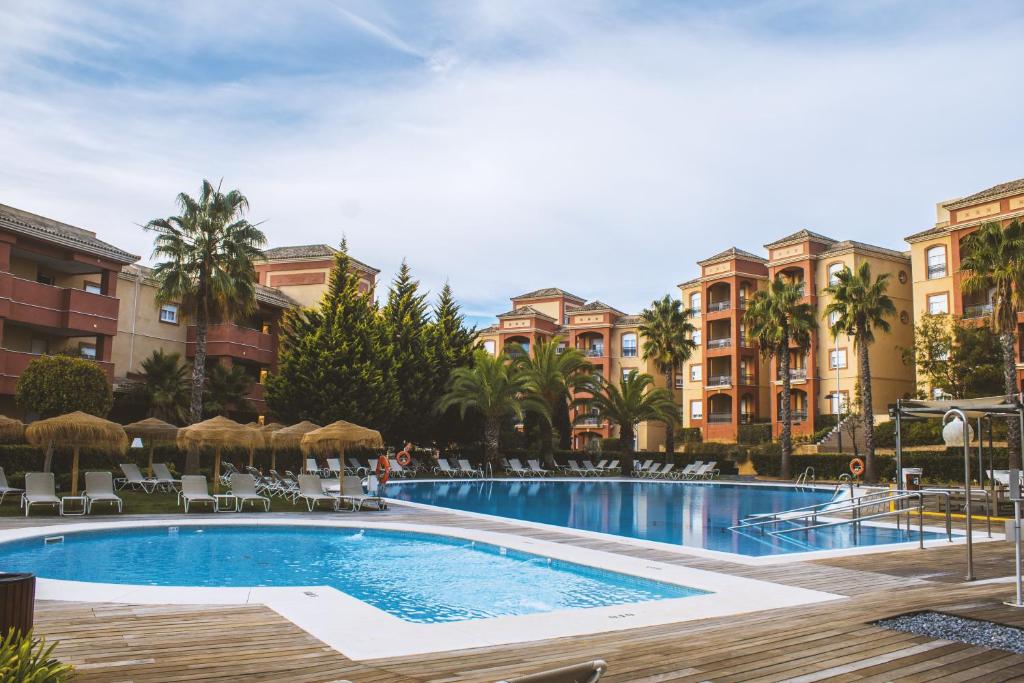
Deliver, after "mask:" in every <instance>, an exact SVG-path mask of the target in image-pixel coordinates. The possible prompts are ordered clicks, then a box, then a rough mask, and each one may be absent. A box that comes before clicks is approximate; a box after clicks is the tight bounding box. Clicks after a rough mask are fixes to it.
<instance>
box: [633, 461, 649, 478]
mask: <svg viewBox="0 0 1024 683" xmlns="http://www.w3.org/2000/svg"><path fill="white" fill-rule="evenodd" d="M653 463H654V461H653V460H644V461H643V462H642V463H640V464H639V465H635V464H634V466H633V476H635V477H639V476H640V473H641V472H646V471H647V470H649V469H650V468H651V465H652V464H653Z"/></svg>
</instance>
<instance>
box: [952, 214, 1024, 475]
mask: <svg viewBox="0 0 1024 683" xmlns="http://www.w3.org/2000/svg"><path fill="white" fill-rule="evenodd" d="M961 253H962V254H963V256H962V259H961V261H960V271H961V272H962V273H963V275H964V276H965V277H964V280H963V284H962V287H963V291H964V293H965V294H974V295H978V294H982V295H986V296H990V297H991V300H992V329H993V330H995V332H996V334H998V335H999V341H1000V343H1001V345H1002V347H1003V384H1004V390H1005V391H1006V395H1007V396H1010V395H1013V394H1016V393H1017V366H1016V359H1015V358H1014V353H1013V348H1014V340H1015V339H1016V337H1017V311H1019V310H1021V309H1022V308H1024V289H1022V288H1024V225H1022V224H1021V222H1020V221H1018V220H1014V221H1012V222H1011V223H1010V224H1009V225H1007V226H1006V227H1005V228H1003V227H1002V226H1001V225H1000V224H999V223H995V222H993V223H986V224H984V225H982V226H981V227H980V228H978V229H977V230H976V231H974V232H972V233H971V234H970V235H968V236H967V238H966V239H965V240H964V245H963V248H962V250H961ZM1020 439H1021V434H1020V427H1019V425H1018V424H1017V420H1016V419H1008V420H1007V438H1006V441H1007V450H1008V451H1009V454H1010V467H1011V468H1018V469H1019V468H1020Z"/></svg>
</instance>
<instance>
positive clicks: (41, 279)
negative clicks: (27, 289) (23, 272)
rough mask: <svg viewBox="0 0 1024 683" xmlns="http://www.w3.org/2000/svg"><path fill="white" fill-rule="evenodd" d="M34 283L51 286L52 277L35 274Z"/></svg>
mask: <svg viewBox="0 0 1024 683" xmlns="http://www.w3.org/2000/svg"><path fill="white" fill-rule="evenodd" d="M36 282H38V283H39V284H41V285H52V284H53V276H52V275H43V274H42V273H37V274H36Z"/></svg>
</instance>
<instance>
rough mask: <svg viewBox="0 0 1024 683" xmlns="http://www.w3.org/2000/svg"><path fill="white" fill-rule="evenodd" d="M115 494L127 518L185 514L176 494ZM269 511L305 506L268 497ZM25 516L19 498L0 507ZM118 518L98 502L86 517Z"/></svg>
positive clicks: (35, 510) (35, 512) (41, 513)
mask: <svg viewBox="0 0 1024 683" xmlns="http://www.w3.org/2000/svg"><path fill="white" fill-rule="evenodd" d="M57 495H58V496H67V495H71V492H70V491H63V492H60V493H58V494H57ZM117 495H119V496H120V497H121V498H122V499H123V500H124V514H126V515H161V514H184V512H185V509H184V508H183V507H178V505H177V501H178V498H177V494H175V493H165V492H163V491H154V492H153V493H145V492H143V491H136V490H123V491H118V492H117ZM250 505H251V504H248V505H246V507H245V511H246V512H249V511H250V510H255V511H257V512H263V508H262V507H261V506H256V507H255V508H252V507H250ZM270 510H271V512H300V511H302V512H305V511H306V504H305V503H303V502H301V501H299V504H298V505H293V504H292V502H291V501H290V500H287V499H285V498H271V499H270ZM24 514H25V511H24V510H22V509H21V507H20V506H19V499H18V496H11V495H9V496H7V497H6V498H4V502H3V505H0V517H12V516H22V515H24ZM188 514H189V515H206V514H212V513H211V512H210V506H209V505H195V506H191V507H189V512H188ZM117 516H118V514H117V508H115V507H114V506H112V505H108V504H105V503H97V504H96V507H95V508H93V511H92V513H91V514H90V515H89V517H117ZM32 517H33V518H35V517H59V515H58V514H57V511H56V510H54V509H53V508H52V507H44V506H42V505H39V506H33V507H32Z"/></svg>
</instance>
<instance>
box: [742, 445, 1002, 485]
mask: <svg viewBox="0 0 1024 683" xmlns="http://www.w3.org/2000/svg"><path fill="white" fill-rule="evenodd" d="M752 458H753V463H754V469H755V470H757V473H758V474H759V475H761V476H765V477H777V476H779V472H780V471H781V464H782V463H781V460H782V458H781V456H780V455H779V454H774V453H773V454H767V453H755V454H752ZM974 458H977V455H976V454H975V455H974V456H973V457H972V464H974V463H975V460H974ZM852 459H853V456H852V455H845V454H841V453H818V454H816V455H794V456H793V458H792V461H791V462H792V470H793V471H794V472H802V471H803V470H804V469H806V468H807V467H813V468H814V473H815V476H817V477H818V478H819V479H837V478H839V476H840V475H842V474H849V473H850V460H852ZM875 459H876V461H877V463H878V473H879V477H880V478H881V479H882V480H883V481H891V480H893V479H895V477H896V458H895V456H892V455H876V456H875ZM984 459H985V462H984V465H985V469H988V460H989V452H988V449H987V448H986V449H985V457H984ZM992 462H993V464H994V468H995V469H997V470H998V469H1006V467H1007V462H1008V458H1007V455H1006V449H1005V448H995V449H992ZM903 466H904V467H920V468H921V469H922V470H923V471H924V474H923V476H924V480H925V481H928V482H940V483H944V482H956V481H960V482H962V481H963V476H964V459H963V450H962V449H959V448H951V449H948V450H935V451H907V452H905V453H904V454H903ZM975 469H976V467H975ZM975 474H977V473H976V472H975Z"/></svg>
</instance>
